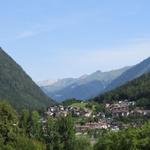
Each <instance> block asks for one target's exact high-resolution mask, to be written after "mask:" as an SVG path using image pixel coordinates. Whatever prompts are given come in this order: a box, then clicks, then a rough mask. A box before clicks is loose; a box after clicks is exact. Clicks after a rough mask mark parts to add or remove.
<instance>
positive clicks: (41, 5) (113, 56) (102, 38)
mask: <svg viewBox="0 0 150 150" xmlns="http://www.w3.org/2000/svg"><path fill="white" fill-rule="evenodd" d="M149 6H150V1H149V0H22V1H20V0H13V1H10V0H3V1H2V0H1V8H0V46H1V47H2V48H3V49H4V50H5V51H6V52H8V53H9V54H10V55H11V56H12V57H13V58H14V59H15V60H16V61H17V62H18V63H19V64H20V65H21V66H22V67H23V68H24V69H25V71H26V72H27V73H28V74H29V75H30V76H31V77H32V78H33V79H34V80H35V81H39V80H45V79H57V78H64V77H78V76H80V75H82V74H86V73H92V72H94V71H96V70H102V71H107V70H111V69H115V68H120V67H123V66H128V65H133V64H136V63H137V62H139V61H141V60H142V59H145V58H147V57H148V56H150V9H149Z"/></svg>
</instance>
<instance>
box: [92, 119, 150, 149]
mask: <svg viewBox="0 0 150 150" xmlns="http://www.w3.org/2000/svg"><path fill="white" fill-rule="evenodd" d="M149 149H150V122H147V123H146V124H145V125H143V126H142V127H139V128H128V129H126V130H122V131H119V132H109V133H106V134H104V135H103V136H101V137H100V139H99V140H98V142H97V144H95V146H94V150H149Z"/></svg>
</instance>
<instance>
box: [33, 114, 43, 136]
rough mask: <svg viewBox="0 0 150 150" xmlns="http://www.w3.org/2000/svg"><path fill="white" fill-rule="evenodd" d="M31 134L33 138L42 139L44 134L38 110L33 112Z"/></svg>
mask: <svg viewBox="0 0 150 150" xmlns="http://www.w3.org/2000/svg"><path fill="white" fill-rule="evenodd" d="M30 133H31V134H30V136H31V137H32V138H36V139H40V138H41V135H42V123H41V121H40V115H39V113H38V112H37V111H33V112H32V113H31V120H30Z"/></svg>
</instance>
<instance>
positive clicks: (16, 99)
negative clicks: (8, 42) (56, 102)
mask: <svg viewBox="0 0 150 150" xmlns="http://www.w3.org/2000/svg"><path fill="white" fill-rule="evenodd" d="M0 100H6V101H9V102H10V103H11V104H12V105H13V106H14V107H15V108H17V109H21V108H23V107H28V108H42V107H46V106H47V105H49V104H52V103H53V101H52V100H51V99H50V98H48V97H47V96H46V95H45V94H44V93H43V91H42V90H41V89H40V88H39V87H38V86H37V85H36V84H35V83H34V82H33V80H32V79H31V78H30V77H29V76H28V75H27V74H26V73H25V72H24V70H23V69H22V68H21V67H20V66H19V65H18V64H17V63H16V62H15V61H14V60H13V59H12V58H11V57H10V56H8V55H7V54H6V53H5V52H4V51H3V50H2V48H0Z"/></svg>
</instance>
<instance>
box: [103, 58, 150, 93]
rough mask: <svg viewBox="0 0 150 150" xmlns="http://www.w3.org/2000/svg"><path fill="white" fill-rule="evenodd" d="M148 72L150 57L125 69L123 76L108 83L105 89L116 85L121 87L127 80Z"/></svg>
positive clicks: (107, 89) (149, 70) (113, 87)
mask: <svg viewBox="0 0 150 150" xmlns="http://www.w3.org/2000/svg"><path fill="white" fill-rule="evenodd" d="M148 72H150V57H148V58H147V59H145V60H143V61H142V62H140V63H138V64H137V65H135V66H133V67H132V68H130V69H128V70H127V71H125V72H124V73H123V74H122V75H121V76H119V77H118V78H116V79H115V80H114V81H112V83H111V84H109V85H108V87H107V88H106V90H105V91H109V90H111V89H115V88H116V87H119V86H121V85H123V84H125V83H126V82H128V81H131V80H133V79H135V78H137V77H140V76H141V75H143V74H145V73H148Z"/></svg>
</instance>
